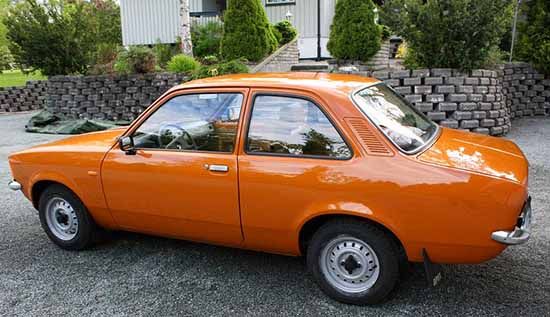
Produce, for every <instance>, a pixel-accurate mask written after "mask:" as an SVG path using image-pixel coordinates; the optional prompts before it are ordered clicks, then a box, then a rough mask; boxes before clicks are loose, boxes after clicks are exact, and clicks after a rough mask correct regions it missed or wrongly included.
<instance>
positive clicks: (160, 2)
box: [120, 0, 179, 45]
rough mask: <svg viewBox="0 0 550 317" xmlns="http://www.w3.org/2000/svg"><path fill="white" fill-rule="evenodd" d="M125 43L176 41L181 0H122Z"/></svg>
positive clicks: (123, 37)
mask: <svg viewBox="0 0 550 317" xmlns="http://www.w3.org/2000/svg"><path fill="white" fill-rule="evenodd" d="M120 10H121V19H122V42H123V44H124V45H141V44H154V43H156V42H157V41H160V42H161V43H174V42H175V41H176V38H177V36H178V28H179V0H155V1H150V0H121V1H120Z"/></svg>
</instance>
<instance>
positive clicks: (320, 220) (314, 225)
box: [298, 213, 407, 259]
mask: <svg viewBox="0 0 550 317" xmlns="http://www.w3.org/2000/svg"><path fill="white" fill-rule="evenodd" d="M342 218H343V219H352V220H355V221H360V222H366V223H368V224H370V225H373V226H375V227H377V228H379V229H380V230H382V231H383V232H385V233H386V234H387V235H388V237H390V239H391V240H392V242H394V243H395V245H396V247H397V248H398V249H399V252H400V253H401V255H402V256H403V257H404V258H405V259H407V254H406V248H405V245H404V244H403V242H402V240H401V239H400V238H399V237H398V235H397V234H396V233H395V232H394V231H393V230H390V229H389V228H388V226H386V225H384V224H382V223H380V222H379V221H376V220H373V219H370V218H368V217H364V216H358V215H355V214H349V213H330V214H321V215H316V216H314V217H311V218H310V219H308V220H307V221H305V222H304V223H303V224H302V226H301V227H300V229H299V234H298V244H299V248H300V253H301V254H306V250H307V247H308V244H309V241H310V240H311V238H312V237H313V234H314V233H315V232H316V231H317V230H318V229H319V228H320V227H321V226H322V225H324V224H325V223H327V222H329V221H332V220H335V219H342Z"/></svg>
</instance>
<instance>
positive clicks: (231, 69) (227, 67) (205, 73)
mask: <svg viewBox="0 0 550 317" xmlns="http://www.w3.org/2000/svg"><path fill="white" fill-rule="evenodd" d="M242 73H248V67H247V66H246V65H245V64H244V63H243V62H242V60H232V61H229V62H226V63H221V64H215V65H205V66H201V67H200V68H199V69H198V70H197V71H196V72H195V74H194V75H193V79H200V78H206V77H215V76H221V75H228V74H242Z"/></svg>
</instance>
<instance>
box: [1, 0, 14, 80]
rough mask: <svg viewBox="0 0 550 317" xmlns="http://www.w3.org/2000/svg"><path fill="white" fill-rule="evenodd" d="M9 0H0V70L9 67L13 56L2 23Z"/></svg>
mask: <svg viewBox="0 0 550 317" xmlns="http://www.w3.org/2000/svg"><path fill="white" fill-rule="evenodd" d="M8 5H9V0H0V72H2V71H3V70H5V69H9V68H10V65H11V63H12V62H13V58H12V56H11V53H10V50H9V48H8V39H7V37H6V34H7V32H8V31H7V28H6V25H5V24H4V17H5V16H6V13H7V9H8Z"/></svg>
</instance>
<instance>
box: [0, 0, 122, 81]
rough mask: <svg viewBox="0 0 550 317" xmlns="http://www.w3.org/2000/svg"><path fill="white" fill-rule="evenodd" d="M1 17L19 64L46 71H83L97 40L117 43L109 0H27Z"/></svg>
mask: <svg viewBox="0 0 550 317" xmlns="http://www.w3.org/2000/svg"><path fill="white" fill-rule="evenodd" d="M9 12H10V13H9V14H8V15H7V17H6V19H5V25H6V27H7V31H8V32H7V37H8V39H9V49H10V51H11V53H12V55H13V56H14V59H15V62H16V63H17V64H18V65H20V67H22V68H23V69H29V70H31V71H34V70H41V71H42V73H43V74H45V75H47V76H51V75H66V74H84V73H86V72H87V70H88V67H89V66H90V65H91V64H92V63H93V60H94V57H95V55H96V54H95V53H96V50H97V48H98V47H100V46H101V44H118V45H120V44H121V43H120V42H121V38H122V35H121V31H120V11H119V8H118V5H116V3H115V2H114V1H112V0H96V1H94V2H86V1H74V0H46V1H37V0H25V1H24V2H21V3H18V4H17V5H15V6H13V7H12V8H11V9H10V11H9Z"/></svg>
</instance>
